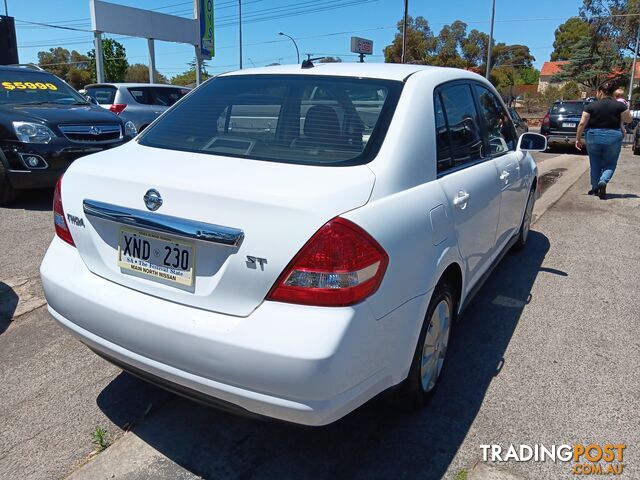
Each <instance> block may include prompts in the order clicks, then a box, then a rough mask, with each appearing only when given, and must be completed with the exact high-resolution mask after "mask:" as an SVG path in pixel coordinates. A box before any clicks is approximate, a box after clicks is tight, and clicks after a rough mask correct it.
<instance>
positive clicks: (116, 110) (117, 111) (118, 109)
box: [109, 103, 127, 115]
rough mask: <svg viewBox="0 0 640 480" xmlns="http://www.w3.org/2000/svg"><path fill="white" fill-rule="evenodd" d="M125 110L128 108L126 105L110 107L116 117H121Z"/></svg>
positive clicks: (120, 104) (116, 104)
mask: <svg viewBox="0 0 640 480" xmlns="http://www.w3.org/2000/svg"><path fill="white" fill-rule="evenodd" d="M125 108H127V104H126V103H114V104H113V105H111V106H110V107H109V110H111V111H112V112H113V113H115V114H116V115H120V114H121V113H122V111H123V110H124V109H125Z"/></svg>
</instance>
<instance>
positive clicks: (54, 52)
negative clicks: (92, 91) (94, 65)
mask: <svg viewBox="0 0 640 480" xmlns="http://www.w3.org/2000/svg"><path fill="white" fill-rule="evenodd" d="M38 65H39V66H40V67H42V68H43V69H45V70H47V71H48V72H51V73H53V74H54V75H57V76H58V77H60V78H62V79H63V80H65V81H66V82H67V83H69V84H70V85H71V86H73V87H74V88H76V89H80V88H82V87H84V86H85V85H86V84H87V83H90V82H91V81H92V78H93V77H92V75H91V71H90V70H89V57H87V56H86V55H82V54H81V53H78V52H76V51H75V50H72V51H71V52H69V50H67V49H66V48H62V47H56V48H50V49H49V51H48V52H46V51H41V52H38Z"/></svg>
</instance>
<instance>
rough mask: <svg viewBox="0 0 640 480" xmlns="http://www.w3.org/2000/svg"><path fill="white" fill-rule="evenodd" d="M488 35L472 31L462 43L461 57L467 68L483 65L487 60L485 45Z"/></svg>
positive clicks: (487, 42) (487, 41)
mask: <svg viewBox="0 0 640 480" xmlns="http://www.w3.org/2000/svg"><path fill="white" fill-rule="evenodd" d="M488 44H489V35H487V34H486V33H484V32H480V31H478V30H476V29H473V30H471V31H470V32H469V35H468V36H467V38H465V39H464V41H463V42H462V57H463V58H464V59H465V61H466V62H467V67H476V66H480V65H483V64H484V63H485V61H486V58H487V45H488Z"/></svg>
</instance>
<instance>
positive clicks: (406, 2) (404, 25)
mask: <svg viewBox="0 0 640 480" xmlns="http://www.w3.org/2000/svg"><path fill="white" fill-rule="evenodd" d="M408 16H409V0H404V17H403V19H402V56H401V59H400V62H401V63H404V62H405V58H406V52H407V20H408Z"/></svg>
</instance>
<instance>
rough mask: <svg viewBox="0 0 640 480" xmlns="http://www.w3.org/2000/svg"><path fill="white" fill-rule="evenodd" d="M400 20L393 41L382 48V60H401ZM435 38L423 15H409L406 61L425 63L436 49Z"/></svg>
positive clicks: (392, 61)
mask: <svg viewBox="0 0 640 480" xmlns="http://www.w3.org/2000/svg"><path fill="white" fill-rule="evenodd" d="M402 27H403V23H402V20H400V21H399V22H398V33H396V34H395V37H394V39H393V42H392V43H391V45H388V46H386V47H385V49H384V61H385V62H387V63H400V62H401V61H402ZM436 44H437V40H436V39H435V37H434V36H433V32H432V31H431V28H430V27H429V22H427V20H426V19H425V18H424V17H416V18H415V19H414V18H413V17H409V18H408V21H407V51H406V54H405V62H406V63H419V64H426V63H427V59H428V58H429V57H430V55H431V54H433V53H434V51H435V50H436Z"/></svg>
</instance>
